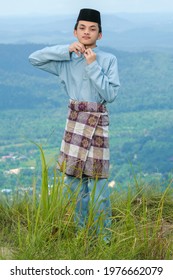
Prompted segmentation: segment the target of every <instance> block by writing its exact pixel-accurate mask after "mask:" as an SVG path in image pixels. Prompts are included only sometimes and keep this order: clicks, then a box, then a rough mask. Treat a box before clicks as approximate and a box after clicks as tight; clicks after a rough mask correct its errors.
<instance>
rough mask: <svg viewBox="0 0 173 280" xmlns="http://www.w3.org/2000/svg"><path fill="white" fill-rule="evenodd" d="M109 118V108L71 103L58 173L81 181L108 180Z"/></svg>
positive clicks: (85, 103) (84, 103)
mask: <svg viewBox="0 0 173 280" xmlns="http://www.w3.org/2000/svg"><path fill="white" fill-rule="evenodd" d="M108 125H109V118H108V113H107V110H106V107H105V106H104V105H102V104H99V103H95V102H78V101H70V104H69V113H68V118H67V122H66V127H65V132H64V137H63V140H62V144H61V149H60V155H59V158H58V169H60V170H61V171H63V172H65V173H66V174H67V175H71V176H75V177H78V178H81V177H82V176H83V175H86V176H89V177H91V178H107V177H108V171H109V139H108Z"/></svg>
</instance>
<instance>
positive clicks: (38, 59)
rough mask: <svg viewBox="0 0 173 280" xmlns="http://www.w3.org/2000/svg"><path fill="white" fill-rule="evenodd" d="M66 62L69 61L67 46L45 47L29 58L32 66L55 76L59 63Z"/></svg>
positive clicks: (57, 73) (58, 69)
mask: <svg viewBox="0 0 173 280" xmlns="http://www.w3.org/2000/svg"><path fill="white" fill-rule="evenodd" d="M68 60H70V52H69V45H62V46H53V47H46V48H44V49H42V50H38V51H36V52H34V53H32V54H31V55H30V56H29V61H30V62H31V64H32V65H34V66H36V67H38V68H40V69H42V70H45V71H47V72H50V73H52V74H55V75H59V71H60V65H61V62H62V61H68ZM57 62H60V63H57Z"/></svg>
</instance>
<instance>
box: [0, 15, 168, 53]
mask: <svg viewBox="0 0 173 280" xmlns="http://www.w3.org/2000/svg"><path fill="white" fill-rule="evenodd" d="M75 21H76V16H74V15H69V16H57V17H55V16H53V17H50V16H49V17H30V18H25V17H23V18H22V17H20V18H15V17H10V18H6V17H3V18H2V17H1V18H0V43H6V44H8V43H13V44H14V43H15V44H16V43H19V44H26V43H37V44H38V43H41V44H66V43H70V42H71V41H73V40H74V36H73V27H74V24H75ZM102 25H103V40H101V41H100V42H99V44H100V45H102V46H104V45H106V46H108V47H115V48H116V49H119V50H125V51H141V50H142V51H143V50H155V49H157V50H162V49H163V50H165V49H166V50H171V51H172V49H173V15H169V16H166V15H165V14H159V15H157V14H116V15H114V14H104V15H103V16H102Z"/></svg>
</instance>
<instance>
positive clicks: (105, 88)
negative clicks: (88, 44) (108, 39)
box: [86, 57, 120, 103]
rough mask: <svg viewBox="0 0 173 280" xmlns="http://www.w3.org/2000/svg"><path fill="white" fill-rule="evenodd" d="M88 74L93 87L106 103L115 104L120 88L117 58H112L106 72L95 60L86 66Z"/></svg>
mask: <svg viewBox="0 0 173 280" xmlns="http://www.w3.org/2000/svg"><path fill="white" fill-rule="evenodd" d="M86 71H87V74H88V76H89V78H90V80H91V81H92V83H93V86H94V87H95V88H96V90H97V91H98V92H99V94H100V95H101V97H102V98H103V99H104V100H105V101H106V102H109V103H110V102H113V101H114V99H115V98H116V96H117V93H118V89H119V87H120V82H119V75H118V66H117V59H116V57H112V58H111V60H110V62H109V67H108V69H107V70H106V71H104V70H103V69H102V67H101V66H100V65H99V63H98V62H97V61H96V60H95V61H94V62H92V63H91V64H89V65H87V66H86Z"/></svg>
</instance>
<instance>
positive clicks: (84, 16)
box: [77, 9, 101, 25]
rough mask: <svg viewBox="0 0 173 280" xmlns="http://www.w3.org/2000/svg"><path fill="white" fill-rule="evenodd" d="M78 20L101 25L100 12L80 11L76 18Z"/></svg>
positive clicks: (91, 10)
mask: <svg viewBox="0 0 173 280" xmlns="http://www.w3.org/2000/svg"><path fill="white" fill-rule="evenodd" d="M79 20H86V21H91V22H97V23H98V24H99V25H101V17H100V12H99V11H97V10H93V9H81V10H80V12H79V16H78V18H77V21H79Z"/></svg>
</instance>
